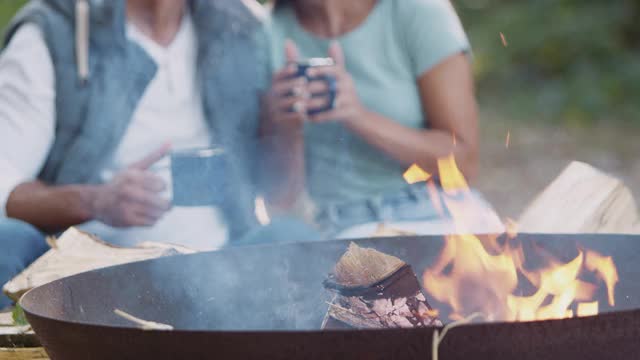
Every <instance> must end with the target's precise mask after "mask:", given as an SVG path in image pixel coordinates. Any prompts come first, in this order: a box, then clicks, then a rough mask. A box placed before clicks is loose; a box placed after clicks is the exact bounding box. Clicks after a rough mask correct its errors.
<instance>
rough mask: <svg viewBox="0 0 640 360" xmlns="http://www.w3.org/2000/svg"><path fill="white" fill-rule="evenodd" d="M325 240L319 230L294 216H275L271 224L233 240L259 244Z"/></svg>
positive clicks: (235, 242)
mask: <svg viewBox="0 0 640 360" xmlns="http://www.w3.org/2000/svg"><path fill="white" fill-rule="evenodd" d="M319 240H323V238H322V236H321V235H320V233H319V232H318V230H316V229H314V228H313V227H311V226H309V225H307V224H305V223H304V222H303V221H301V220H298V219H296V218H294V217H289V216H283V217H279V218H275V219H273V220H272V221H271V224H269V225H267V226H261V227H258V228H256V229H254V230H252V231H250V232H249V233H248V234H247V235H245V236H244V237H243V238H242V239H240V240H238V241H231V246H235V245H257V244H274V243H289V242H308V241H319Z"/></svg>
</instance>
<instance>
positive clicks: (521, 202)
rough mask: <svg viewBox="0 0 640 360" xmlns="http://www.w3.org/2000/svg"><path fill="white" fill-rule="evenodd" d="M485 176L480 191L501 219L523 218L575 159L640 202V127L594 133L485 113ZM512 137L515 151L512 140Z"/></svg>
mask: <svg viewBox="0 0 640 360" xmlns="http://www.w3.org/2000/svg"><path fill="white" fill-rule="evenodd" d="M481 128H482V130H481V132H482V150H481V175H480V177H479V179H478V181H477V182H476V186H477V187H478V188H479V189H480V190H481V191H482V192H483V193H484V194H485V196H486V197H487V198H488V199H489V201H491V202H492V204H493V205H494V206H495V207H496V209H497V210H498V212H499V213H500V215H502V216H508V217H512V218H517V217H518V215H519V214H520V213H521V212H522V211H523V210H524V208H525V207H526V205H527V204H528V203H529V202H530V201H531V200H533V198H534V197H535V195H536V194H537V193H539V192H540V191H541V190H542V189H544V187H545V186H546V185H548V184H549V183H550V182H551V181H552V180H553V179H554V178H555V177H556V176H557V175H558V174H559V172H560V171H561V170H562V169H563V168H564V167H565V166H566V165H567V164H568V163H569V162H570V161H572V160H579V161H583V162H586V163H589V164H591V165H593V166H595V167H597V168H599V169H601V170H603V171H606V172H608V173H610V174H612V175H615V176H617V177H619V178H620V179H622V180H623V181H624V182H625V183H626V185H627V186H628V187H629V188H631V190H632V191H633V192H634V195H635V197H636V199H637V200H640V128H638V127H635V128H634V127H630V126H625V125H621V123H620V122H616V123H612V124H601V125H597V126H594V127H588V128H568V127H557V126H553V125H551V124H549V123H539V122H538V123H536V122H535V121H527V120H523V119H505V118H504V117H502V116H500V115H499V113H494V112H492V111H490V110H486V109H485V110H484V111H483V114H482V123H481ZM507 132H510V146H509V148H506V146H505V143H506V136H507Z"/></svg>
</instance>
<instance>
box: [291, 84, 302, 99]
mask: <svg viewBox="0 0 640 360" xmlns="http://www.w3.org/2000/svg"><path fill="white" fill-rule="evenodd" d="M303 91H304V90H302V88H301V87H299V86H296V87H294V88H293V89H291V95H292V96H295V97H299V96H301V95H302V93H303Z"/></svg>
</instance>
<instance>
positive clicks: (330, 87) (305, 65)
mask: <svg viewBox="0 0 640 360" xmlns="http://www.w3.org/2000/svg"><path fill="white" fill-rule="evenodd" d="M296 65H297V72H296V73H295V75H294V77H306V78H307V81H308V82H312V81H324V82H325V83H326V84H327V92H325V93H321V94H314V95H313V96H314V97H325V96H326V97H327V104H326V105H325V106H323V107H320V108H315V109H309V110H307V114H308V115H314V114H318V113H321V112H325V111H328V110H331V109H333V108H334V107H335V102H336V95H337V87H336V79H335V78H334V77H333V76H329V75H322V76H317V77H310V76H309V75H307V70H308V69H310V68H314V67H326V66H335V62H334V61H333V59H331V58H310V59H306V60H300V61H298V62H296Z"/></svg>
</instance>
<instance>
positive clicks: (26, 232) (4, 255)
mask: <svg viewBox="0 0 640 360" xmlns="http://www.w3.org/2000/svg"><path fill="white" fill-rule="evenodd" d="M48 249H49V247H48V246H47V243H46V241H45V236H44V235H43V234H42V233H41V232H40V231H38V230H37V229H36V228H34V227H33V226H31V225H29V224H27V223H24V222H22V221H18V220H14V219H7V218H0V287H1V286H3V285H4V284H5V283H6V282H7V281H9V280H11V278H13V277H14V276H16V275H18V273H20V272H21V271H22V270H24V268H26V267H27V266H28V265H29V264H30V263H31V262H33V261H34V260H35V259H37V258H38V257H40V256H41V255H42V254H44V253H45V252H46V251H47V250H48ZM10 304H11V301H10V300H9V298H7V297H6V296H4V295H1V294H0V309H3V308H5V307H7V306H8V305H10Z"/></svg>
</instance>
